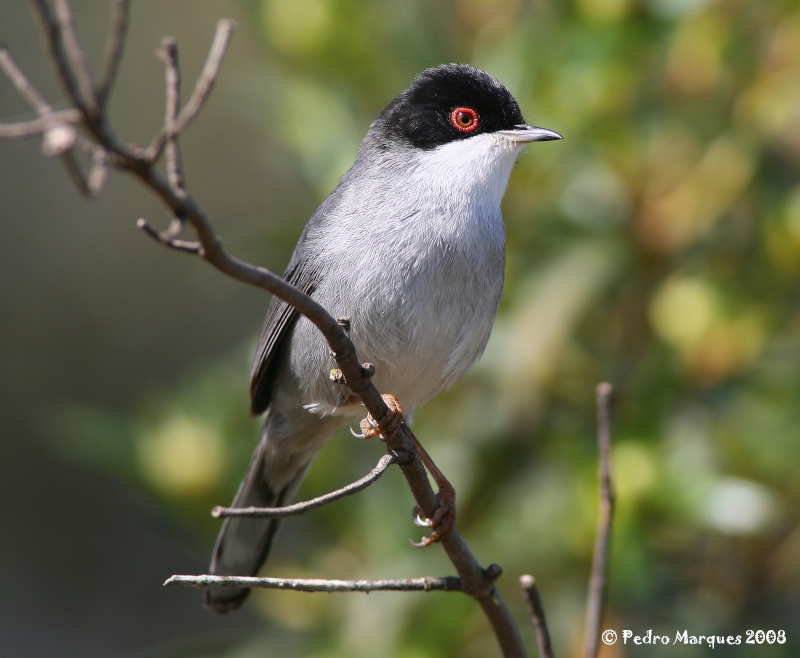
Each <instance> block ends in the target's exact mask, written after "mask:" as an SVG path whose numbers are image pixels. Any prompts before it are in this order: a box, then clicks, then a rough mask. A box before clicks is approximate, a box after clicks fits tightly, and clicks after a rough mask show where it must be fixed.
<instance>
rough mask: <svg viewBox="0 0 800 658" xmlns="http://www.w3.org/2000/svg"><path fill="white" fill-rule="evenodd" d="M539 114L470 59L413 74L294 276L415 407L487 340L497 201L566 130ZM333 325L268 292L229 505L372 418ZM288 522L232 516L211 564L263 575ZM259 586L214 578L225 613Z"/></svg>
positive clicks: (298, 468) (333, 199) (292, 265)
mask: <svg viewBox="0 0 800 658" xmlns="http://www.w3.org/2000/svg"><path fill="white" fill-rule="evenodd" d="M559 139H562V136H561V135H560V134H559V133H557V132H555V131H553V130H548V129H546V128H540V127H537V126H533V125H529V124H527V123H526V122H525V119H524V118H523V116H522V113H521V111H520V108H519V105H518V104H517V101H516V100H515V99H514V96H512V94H511V92H509V90H508V89H507V88H506V87H505V86H504V85H502V84H501V83H500V82H498V80H496V79H495V78H494V77H493V76H491V75H490V74H488V73H486V72H484V71H482V70H479V69H476V68H474V67H472V66H470V65H467V64H442V65H439V66H436V67H433V68H429V69H427V70H425V71H423V72H421V73H420V74H418V75H417V76H416V77H415V78H414V79H413V81H412V82H411V84H410V86H409V87H408V88H407V89H405V90H404V91H403V92H401V93H400V94H399V95H398V96H397V97H396V98H395V99H394V100H393V101H391V102H390V103H389V104H388V106H387V107H386V108H385V109H384V110H383V112H381V113H380V115H379V116H378V117H377V119H375V121H373V122H372V124H371V125H370V127H369V129H368V131H367V134H366V136H365V137H364V139H363V141H362V142H361V145H360V147H359V149H358V153H357V155H356V159H355V162H354V163H353V165H352V166H351V168H350V169H349V170H348V171H347V172H346V173H345V174H344V175H343V176H342V177H341V179H340V180H339V182H338V185H337V186H336V187H335V189H334V190H333V192H332V193H331V194H330V196H328V197H327V199H325V201H323V203H322V204H321V205H320V206H319V208H318V209H317V211H316V212H315V213H314V214H313V216H312V217H311V219H310V220H309V221H308V224H307V225H306V227H305V229H304V230H303V232H302V234H301V235H300V238H299V240H298V243H297V246H296V247H295V250H294V252H293V254H292V256H291V259H290V260H289V264H288V266H287V268H286V271H285V273H284V279H285V280H286V281H288V282H290V283H292V284H294V285H295V286H296V287H298V288H299V289H300V290H302V291H303V292H305V293H306V294H308V295H310V296H311V297H312V298H313V299H315V300H316V301H317V302H319V303H320V304H321V305H322V306H324V307H325V308H326V309H327V310H328V312H329V313H330V314H331V315H332V316H333V317H342V318H348V319H349V335H350V338H351V340H352V341H353V343H354V345H355V347H356V349H357V351H358V354H359V358H360V359H361V360H362V361H365V362H369V363H372V364H373V365H374V375H373V377H372V381H373V383H374V384H375V386H376V387H377V389H378V390H379V391H381V392H387V393H388V392H390V393H391V394H393V395H394V396H395V397H396V399H397V400H398V401H400V402H401V403H402V405H403V409H404V412H405V418H406V419H407V420H409V422H410V419H411V418H412V417H413V413H414V411H415V410H416V409H418V408H419V407H420V406H422V405H423V404H425V403H426V402H428V401H429V400H430V399H431V398H433V397H434V396H436V395H437V394H438V393H440V392H441V391H442V390H444V389H446V388H448V387H449V386H451V385H452V384H453V383H454V382H456V381H457V380H459V379H460V378H461V377H463V376H464V375H465V374H466V373H467V371H469V370H470V368H471V367H472V366H473V365H474V364H475V362H476V361H477V360H478V359H479V357H480V356H481V354H482V353H483V351H484V348H485V347H486V343H487V341H488V340H489V335H490V333H491V329H492V325H493V322H494V318H495V315H496V312H497V307H498V303H499V301H500V296H501V293H502V289H503V279H504V270H505V241H506V238H505V226H504V223H503V219H502V215H501V211H500V202H501V200H502V198H503V195H504V193H505V190H506V187H507V184H508V180H509V176H510V174H511V171H512V168H513V166H514V164H515V162H516V161H517V159H518V156H519V155H520V153H521V151H522V149H523V147H524V146H525V145H526V144H529V143H531V142H537V141H550V140H559ZM333 367H335V363H334V361H333V357H332V355H331V352H330V348H329V347H328V346H327V344H326V343H325V340H324V339H323V337H322V334H321V333H320V332H319V331H318V330H317V329H316V327H315V326H314V325H313V324H312V323H311V322H310V321H309V320H308V319H307V318H305V317H304V316H302V315H300V314H299V313H298V312H297V311H296V310H295V309H294V308H293V307H292V306H290V305H288V304H287V303H286V302H284V301H282V300H281V299H279V298H277V297H273V298H272V300H271V301H270V304H269V306H268V309H267V313H266V318H265V320H264V325H263V329H262V331H261V335H260V339H259V342H258V347H257V349H256V353H255V357H254V360H253V365H252V370H251V379H250V395H251V412H252V413H253V414H255V415H261V414H264V413H266V416H265V422H264V426H263V429H262V431H261V435H260V439H259V442H258V445H257V447H256V449H255V452H254V453H253V456H252V458H251V461H250V465H249V467H248V469H247V472H246V475H245V476H244V479H243V480H242V483H241V485H240V487H239V490H238V492H237V493H236V496H235V498H234V501H233V507H250V506H257V507H277V506H283V505H287V504H289V502H291V501H292V499H293V497H294V495H295V493H296V492H297V489H298V487H299V485H300V483H301V481H302V480H303V477H304V476H305V474H306V472H307V471H308V469H309V467H310V465H311V462H312V461H313V459H314V457H315V456H316V454H317V452H318V451H319V450H320V449H321V448H322V447H323V445H324V444H325V443H326V442H327V441H328V440H329V439H330V438H331V437H332V436H333V435H334V434H336V433H337V432H338V431H339V430H340V429H341V428H343V427H344V426H346V425H347V424H348V423H352V422H353V420H354V419H355V418H357V417H358V416H363V415H364V407H363V405H361V404H360V403H359V401H358V399H357V398H354V397H353V396H352V394H350V393H349V391H348V389H347V388H346V387H345V386H342V385H341V384H337V383H335V382H333V381H331V377H330V372H331V369H332V368H333ZM278 525H279V521H278V520H277V519H254V518H241V517H239V518H228V519H226V520H225V521H224V523H223V525H222V528H221V529H220V533H219V536H218V538H217V541H216V544H215V546H214V549H213V554H212V558H211V564H210V573H211V574H213V575H228V576H252V575H255V574H256V573H257V572H258V570H259V569H260V567H261V566H262V564H263V563H264V561H265V560H266V558H267V555H268V553H269V550H270V547H271V545H272V542H273V539H274V537H275V533H276V531H277V529H278ZM249 591H250V590H249V589H247V588H236V587H224V588H222V587H218V588H213V587H211V588H207V589H205V590H204V594H203V596H204V604H205V606H206V607H207V608H209V609H211V610H213V611H214V612H217V613H227V612H230V611H232V610H235V609H237V608H239V607H240V606H241V605H242V603H243V602H244V600H245V599H246V597H247V595H248V593H249Z"/></svg>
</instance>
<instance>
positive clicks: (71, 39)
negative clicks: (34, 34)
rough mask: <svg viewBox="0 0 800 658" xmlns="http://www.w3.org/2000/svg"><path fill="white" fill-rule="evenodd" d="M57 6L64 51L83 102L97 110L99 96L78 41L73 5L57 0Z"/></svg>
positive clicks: (94, 110)
mask: <svg viewBox="0 0 800 658" xmlns="http://www.w3.org/2000/svg"><path fill="white" fill-rule="evenodd" d="M55 7H56V19H57V20H58V25H59V33H60V34H61V36H62V39H63V44H64V52H65V53H66V56H67V61H68V62H69V66H70V68H71V69H72V71H73V72H74V74H75V79H76V82H77V84H78V89H79V90H80V93H81V95H82V97H83V102H84V103H85V104H86V107H87V108H88V109H89V110H90V111H92V112H96V111H97V98H96V97H95V93H94V83H93V82H92V74H91V73H90V72H89V63H88V62H87V61H86V54H85V53H84V52H83V48H81V45H80V43H79V42H78V34H77V32H76V31H75V17H74V16H73V14H72V7H70V4H69V0H55Z"/></svg>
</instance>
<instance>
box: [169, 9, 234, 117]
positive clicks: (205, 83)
mask: <svg viewBox="0 0 800 658" xmlns="http://www.w3.org/2000/svg"><path fill="white" fill-rule="evenodd" d="M235 29H236V23H235V22H234V21H231V20H221V21H219V22H218V23H217V30H216V32H215V34H214V41H212V43H211V48H210V49H209V51H208V57H207V58H206V63H205V65H204V66H203V70H202V72H201V73H200V77H199V78H197V83H196V84H195V86H194V91H192V95H191V96H190V97H189V101H188V102H187V103H186V105H185V107H184V108H183V109H182V110H181V113H180V115H178V119H177V121H175V125H174V126H173V129H174V130H175V131H176V132H183V130H184V128H186V126H187V125H188V124H189V122H190V121H191V120H192V119H194V118H195V117H196V116H197V114H198V112H200V110H201V109H202V108H203V105H204V104H205V102H206V99H207V98H208V95H209V94H210V93H211V90H212V89H213V87H214V83H215V82H216V81H217V76H218V75H219V69H220V66H221V65H222V59H223V58H224V57H225V53H226V51H227V50H228V44H229V43H230V40H231V36H232V35H233V31H234V30H235Z"/></svg>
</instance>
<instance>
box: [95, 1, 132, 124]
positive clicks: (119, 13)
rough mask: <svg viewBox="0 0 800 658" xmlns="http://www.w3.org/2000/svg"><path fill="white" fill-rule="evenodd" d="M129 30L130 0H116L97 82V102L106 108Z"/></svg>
mask: <svg viewBox="0 0 800 658" xmlns="http://www.w3.org/2000/svg"><path fill="white" fill-rule="evenodd" d="M127 31H128V0H114V3H113V9H112V15H111V27H110V29H109V36H108V41H107V42H106V51H105V55H104V56H103V70H102V73H101V74H100V81H99V82H98V83H97V91H96V94H97V104H98V105H99V106H100V107H101V108H105V104H106V102H107V101H108V95H109V93H110V91H111V85H113V84H114V79H115V78H116V76H117V69H118V68H119V63H120V60H121V59H122V46H123V44H124V43H125V34H126V32H127Z"/></svg>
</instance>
